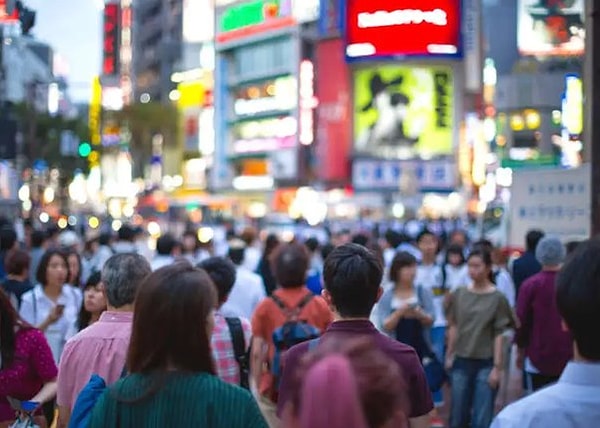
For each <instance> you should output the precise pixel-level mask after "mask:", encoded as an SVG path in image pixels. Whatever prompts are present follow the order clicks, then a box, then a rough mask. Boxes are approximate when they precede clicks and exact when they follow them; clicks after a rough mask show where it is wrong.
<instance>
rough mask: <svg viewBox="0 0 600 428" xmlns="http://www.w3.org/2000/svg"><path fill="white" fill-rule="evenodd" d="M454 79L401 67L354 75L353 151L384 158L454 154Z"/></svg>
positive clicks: (446, 70) (446, 72)
mask: <svg viewBox="0 0 600 428" xmlns="http://www.w3.org/2000/svg"><path fill="white" fill-rule="evenodd" d="M453 120H454V93H453V75H452V70H451V68H450V67H444V66H436V67H409V66H399V65H386V66H378V67H373V68H368V69H362V70H358V71H356V72H355V75H354V149H355V153H356V154H359V155H360V154H362V155H367V156H377V157H385V158H407V157H431V156H435V155H446V154H450V153H452V139H453V124H454V123H453Z"/></svg>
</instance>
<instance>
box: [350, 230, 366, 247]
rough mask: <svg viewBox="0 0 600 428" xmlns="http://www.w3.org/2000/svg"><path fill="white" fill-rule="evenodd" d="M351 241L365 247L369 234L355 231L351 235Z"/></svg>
mask: <svg viewBox="0 0 600 428" xmlns="http://www.w3.org/2000/svg"><path fill="white" fill-rule="evenodd" d="M352 243H353V244H358V245H362V246H363V247H366V246H367V245H368V244H369V236H368V235H366V234H365V233H357V234H356V235H354V236H353V237H352Z"/></svg>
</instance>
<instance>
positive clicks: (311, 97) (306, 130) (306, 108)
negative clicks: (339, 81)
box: [300, 60, 319, 146]
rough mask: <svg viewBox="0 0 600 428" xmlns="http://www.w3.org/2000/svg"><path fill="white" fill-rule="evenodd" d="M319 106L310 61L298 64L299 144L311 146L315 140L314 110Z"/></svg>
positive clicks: (313, 70) (313, 72) (313, 71)
mask: <svg viewBox="0 0 600 428" xmlns="http://www.w3.org/2000/svg"><path fill="white" fill-rule="evenodd" d="M318 105H319V102H318V100H317V98H316V97H315V68H314V65H313V63H312V62H311V61H308V60H304V61H302V63H301V64H300V143H301V144H304V145H305V146H308V145H311V144H312V143H313V141H314V140H315V121H314V110H315V109H316V108H317V106H318Z"/></svg>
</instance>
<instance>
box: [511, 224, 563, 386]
mask: <svg viewBox="0 0 600 428" xmlns="http://www.w3.org/2000/svg"><path fill="white" fill-rule="evenodd" d="M535 255H536V258H537V259H538V261H539V262H540V264H541V265H542V271H541V272H539V273H537V274H535V275H533V276H532V277H530V278H528V279H527V280H525V282H524V283H523V285H522V286H521V292H520V293H519V297H518V300H517V317H518V318H519V327H518V328H517V332H516V336H515V342H516V344H517V346H518V349H519V352H518V356H517V367H519V368H522V369H524V370H525V376H526V385H527V390H528V392H530V393H531V392H534V391H537V390H539V389H540V388H543V387H545V386H547V385H549V384H552V383H555V382H557V381H558V379H559V377H560V374H561V373H562V372H563V370H564V368H565V366H566V365H567V363H568V362H569V360H570V359H571V358H572V357H573V339H572V338H571V335H570V334H569V332H567V331H565V329H564V328H563V326H562V318H561V316H560V314H559V312H558V306H557V302H556V298H555V294H556V292H555V288H556V277H557V275H558V272H559V271H560V267H561V264H562V263H563V261H564V259H565V256H566V250H565V247H564V245H563V244H562V242H561V241H560V240H559V239H558V238H555V237H549V236H546V237H544V238H542V239H541V240H540V242H539V243H538V245H537V247H536V250H535Z"/></svg>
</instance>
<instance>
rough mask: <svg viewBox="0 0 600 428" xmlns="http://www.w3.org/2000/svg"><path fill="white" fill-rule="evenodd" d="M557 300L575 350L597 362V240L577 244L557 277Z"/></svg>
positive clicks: (599, 293) (599, 307)
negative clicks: (571, 336)
mask: <svg viewBox="0 0 600 428" xmlns="http://www.w3.org/2000/svg"><path fill="white" fill-rule="evenodd" d="M556 303H557V305H558V311H559V312H560V315H561V317H562V319H563V320H564V321H565V323H566V324H567V326H568V327H569V330H570V332H571V334H572V335H573V339H574V340H575V343H576V344H577V349H578V351H579V353H580V354H581V356H582V357H583V358H585V359H587V360H592V361H600V340H598V328H597V325H598V313H599V312H600V240H599V239H598V238H595V239H592V240H588V241H584V242H582V243H580V244H579V245H578V247H577V249H576V250H575V252H574V253H573V254H572V255H571V256H570V257H569V258H568V259H567V262H566V263H565V264H564V265H563V267H562V269H561V270H560V272H559V273H558V277H557V278H556Z"/></svg>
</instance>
